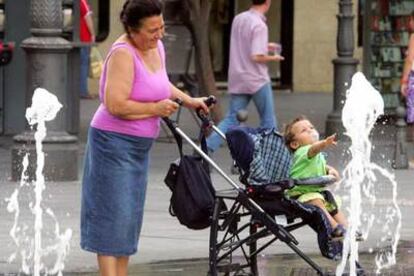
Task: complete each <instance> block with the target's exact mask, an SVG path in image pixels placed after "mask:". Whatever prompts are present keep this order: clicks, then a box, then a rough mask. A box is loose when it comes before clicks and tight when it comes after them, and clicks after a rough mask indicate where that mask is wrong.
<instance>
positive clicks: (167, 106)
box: [155, 99, 179, 117]
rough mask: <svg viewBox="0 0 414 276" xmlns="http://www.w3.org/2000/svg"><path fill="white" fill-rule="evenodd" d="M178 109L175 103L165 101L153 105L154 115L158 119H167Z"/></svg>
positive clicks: (168, 100)
mask: <svg viewBox="0 0 414 276" xmlns="http://www.w3.org/2000/svg"><path fill="white" fill-rule="evenodd" d="M178 107H179V105H178V104H177V103H176V102H174V101H172V100H170V99H165V100H162V101H159V102H157V103H156V104H155V114H157V115H158V116H160V117H169V116H171V114H173V113H174V112H176V111H177V109H178Z"/></svg>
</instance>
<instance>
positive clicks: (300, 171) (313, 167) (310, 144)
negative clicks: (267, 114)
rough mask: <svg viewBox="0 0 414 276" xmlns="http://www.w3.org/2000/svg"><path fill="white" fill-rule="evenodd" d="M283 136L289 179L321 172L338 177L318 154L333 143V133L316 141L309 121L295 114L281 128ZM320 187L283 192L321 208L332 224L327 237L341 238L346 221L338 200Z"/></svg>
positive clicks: (313, 129)
mask: <svg viewBox="0 0 414 276" xmlns="http://www.w3.org/2000/svg"><path fill="white" fill-rule="evenodd" d="M284 136H285V143H286V145H287V147H288V148H289V149H290V150H291V151H292V152H293V153H294V154H293V165H292V168H291V172H290V176H291V177H292V178H293V179H300V178H308V177H318V176H323V175H333V176H335V178H336V179H339V174H338V172H337V171H336V170H335V169H334V168H333V167H330V166H328V165H327V164H326V160H325V157H324V155H323V154H322V153H321V151H323V150H324V149H326V148H328V147H329V146H332V145H336V141H335V134H334V135H331V136H329V137H328V138H326V139H324V140H319V133H318V131H317V130H316V129H315V127H314V126H313V125H312V123H311V122H310V121H309V120H308V119H307V118H306V117H305V116H299V117H297V118H296V119H294V120H293V121H292V122H290V123H289V124H288V125H287V126H286V127H285V132H284ZM324 190H325V188H324V187H323V186H318V185H296V186H295V187H293V188H292V189H290V190H289V191H287V195H288V196H289V197H290V198H294V199H297V200H298V201H299V202H302V203H307V204H311V205H315V206H318V207H319V208H321V209H322V210H323V211H324V212H325V213H326V216H327V218H328V220H329V222H330V224H331V226H332V229H333V231H332V234H331V238H332V239H341V238H343V237H344V235H345V232H346V230H345V227H346V226H347V220H346V218H345V216H344V214H343V213H342V212H341V211H340V210H339V209H338V206H337V203H336V201H337V200H338V199H336V198H335V199H333V198H332V197H331V200H330V199H328V197H327V196H326V192H324ZM324 194H325V195H324Z"/></svg>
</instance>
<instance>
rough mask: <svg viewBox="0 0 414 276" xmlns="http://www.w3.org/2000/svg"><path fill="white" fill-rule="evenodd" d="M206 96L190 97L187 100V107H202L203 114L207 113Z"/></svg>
mask: <svg viewBox="0 0 414 276" xmlns="http://www.w3.org/2000/svg"><path fill="white" fill-rule="evenodd" d="M206 100H207V97H200V98H191V100H190V101H189V102H188V107H191V108H194V109H199V108H200V109H202V110H203V111H204V113H205V114H208V113H209V112H210V110H209V108H208V106H207V105H206Z"/></svg>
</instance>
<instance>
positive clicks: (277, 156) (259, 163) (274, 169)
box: [248, 129, 292, 185]
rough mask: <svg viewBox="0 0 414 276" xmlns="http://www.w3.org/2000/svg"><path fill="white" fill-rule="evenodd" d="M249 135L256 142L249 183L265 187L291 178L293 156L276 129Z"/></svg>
mask: <svg viewBox="0 0 414 276" xmlns="http://www.w3.org/2000/svg"><path fill="white" fill-rule="evenodd" d="M249 135H250V136H251V137H252V139H253V141H254V156H253V160H252V162H251V163H250V174H249V177H248V182H249V183H250V184H251V185H263V184H268V183H273V182H276V181H279V180H282V179H286V178H289V172H290V167H291V163H292V156H291V153H290V152H289V150H288V148H287V147H286V146H285V143H284V139H283V136H282V135H281V134H279V133H278V132H277V131H276V130H274V129H265V130H263V131H261V132H259V133H257V134H249Z"/></svg>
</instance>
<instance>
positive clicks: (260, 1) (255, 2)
mask: <svg viewBox="0 0 414 276" xmlns="http://www.w3.org/2000/svg"><path fill="white" fill-rule="evenodd" d="M265 2H266V0H252V4H253V5H261V4H264V3H265Z"/></svg>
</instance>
